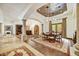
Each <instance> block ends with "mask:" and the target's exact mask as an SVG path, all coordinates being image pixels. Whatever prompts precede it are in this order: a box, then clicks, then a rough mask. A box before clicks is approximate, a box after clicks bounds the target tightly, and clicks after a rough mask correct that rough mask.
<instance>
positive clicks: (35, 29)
mask: <svg viewBox="0 0 79 59" xmlns="http://www.w3.org/2000/svg"><path fill="white" fill-rule="evenodd" d="M34 35H39V26H38V25H35V26H34Z"/></svg>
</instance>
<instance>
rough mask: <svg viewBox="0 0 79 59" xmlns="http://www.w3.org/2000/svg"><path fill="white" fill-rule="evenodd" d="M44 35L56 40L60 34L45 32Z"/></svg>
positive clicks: (48, 38)
mask: <svg viewBox="0 0 79 59" xmlns="http://www.w3.org/2000/svg"><path fill="white" fill-rule="evenodd" d="M43 35H44V36H45V37H46V39H47V40H50V41H54V42H55V41H56V38H57V36H60V34H59V33H49V32H47V33H44V34H43Z"/></svg>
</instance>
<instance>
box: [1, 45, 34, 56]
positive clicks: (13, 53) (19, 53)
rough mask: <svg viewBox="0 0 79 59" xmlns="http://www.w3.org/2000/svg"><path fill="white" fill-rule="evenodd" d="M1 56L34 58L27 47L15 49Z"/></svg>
mask: <svg viewBox="0 0 79 59" xmlns="http://www.w3.org/2000/svg"><path fill="white" fill-rule="evenodd" d="M0 56H34V54H33V53H32V52H31V51H30V50H29V49H28V48H26V47H25V46H22V47H19V48H16V49H13V50H11V51H8V52H5V53H2V54H0Z"/></svg>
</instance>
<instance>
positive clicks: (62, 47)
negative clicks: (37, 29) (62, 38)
mask: <svg viewBox="0 0 79 59" xmlns="http://www.w3.org/2000/svg"><path fill="white" fill-rule="evenodd" d="M31 40H32V41H34V42H37V43H40V44H42V45H45V46H48V47H50V48H53V49H56V50H59V51H61V52H63V53H67V48H68V47H67V46H65V45H64V43H59V42H57V41H56V42H54V43H53V42H52V43H51V42H49V41H45V40H42V38H36V39H35V38H31Z"/></svg>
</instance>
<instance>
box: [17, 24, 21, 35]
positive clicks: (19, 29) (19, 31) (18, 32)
mask: <svg viewBox="0 0 79 59" xmlns="http://www.w3.org/2000/svg"><path fill="white" fill-rule="evenodd" d="M19 34H22V25H16V35H19Z"/></svg>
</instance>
